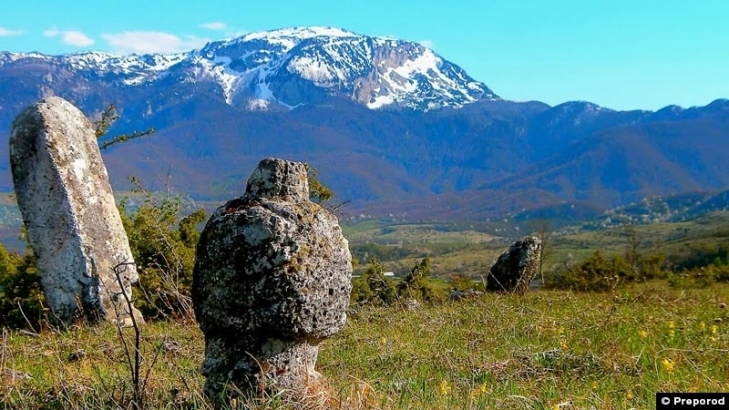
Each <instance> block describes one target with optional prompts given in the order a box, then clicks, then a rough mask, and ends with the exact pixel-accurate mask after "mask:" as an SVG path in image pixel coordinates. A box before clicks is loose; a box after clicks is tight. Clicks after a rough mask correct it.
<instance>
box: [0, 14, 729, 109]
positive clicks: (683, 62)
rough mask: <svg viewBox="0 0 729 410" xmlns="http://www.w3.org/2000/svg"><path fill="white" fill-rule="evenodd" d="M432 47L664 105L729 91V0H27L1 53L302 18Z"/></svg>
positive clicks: (547, 95) (0, 27)
mask: <svg viewBox="0 0 729 410" xmlns="http://www.w3.org/2000/svg"><path fill="white" fill-rule="evenodd" d="M314 25H316V26H335V27H341V28H345V29H348V30H351V31H355V32H358V33H362V34H368V35H388V36H396V37H400V38H403V39H406V40H412V41H418V42H422V43H423V44H426V45H428V46H430V47H432V48H433V49H434V50H435V51H436V52H437V53H439V54H440V55H441V56H443V57H444V58H446V59H448V60H450V61H452V62H454V63H456V64H458V65H460V66H461V67H463V68H464V69H465V70H466V71H467V72H468V73H469V74H470V75H471V76H472V77H474V78H475V79H477V80H479V81H482V82H484V83H485V84H486V85H487V86H489V87H490V88H491V89H493V90H494V92H496V93H497V94H498V95H500V96H501V97H503V98H506V99H510V100H517V101H525V100H539V101H543V102H546V103H548V104H551V105H556V104H559V103H562V102H565V101H570V100H586V101H591V102H594V103H597V104H599V105H602V106H605V107H609V108H614V109H623V110H625V109H651V110H655V109H658V108H661V107H663V106H666V105H669V104H678V105H682V106H684V107H688V106H694V105H706V104H708V103H710V102H711V101H713V100H714V99H717V98H729V1H727V0H632V1H627V0H531V1H529V0H499V1H490V0H458V1H455V0H451V1H440V0H439V1H436V0H432V1H416V0H411V1H404V0H397V1H396V0H387V1H385V0H366V1H352V0H338V1H335V0H316V1H312V0H310V1H306V0H274V1H268V2H266V1H260V0H259V1H255V2H253V1H243V0H207V1H199V0H185V1H180V0H175V1H170V0H121V1H112V0H98V1H93V2H92V1H90V0H66V1H57V0H24V1H14V2H9V1H6V2H5V4H3V6H2V11H0V50H3V51H13V52H29V51H38V52H42V53H46V54H61V53H68V52H75V51H81V50H98V51H107V52H115V53H132V52H139V53H143V52H176V51H186V50H189V49H192V48H196V47H200V46H202V45H204V44H205V42H207V41H209V40H218V39H222V38H227V37H232V36H238V35H242V34H244V33H247V32H251V31H261V30H273V29H277V28H282V27H292V26H314Z"/></svg>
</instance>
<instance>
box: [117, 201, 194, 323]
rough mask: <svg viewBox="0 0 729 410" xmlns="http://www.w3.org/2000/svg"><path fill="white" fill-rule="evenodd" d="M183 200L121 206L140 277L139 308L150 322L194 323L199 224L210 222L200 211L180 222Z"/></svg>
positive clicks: (137, 294)
mask: <svg viewBox="0 0 729 410" xmlns="http://www.w3.org/2000/svg"><path fill="white" fill-rule="evenodd" d="M181 209H182V206H181V199H180V198H179V197H172V198H170V197H168V198H164V199H162V200H161V201H157V200H155V199H154V198H153V197H152V196H151V195H149V194H147V193H145V200H144V202H142V204H141V205H140V206H139V207H137V208H136V209H134V210H131V209H130V208H129V206H128V202H127V201H123V202H122V203H121V205H120V206H119V210H120V213H121V216H122V223H123V224H124V229H125V230H126V232H127V236H128V237H129V245H130V247H131V250H132V255H133V256H134V260H135V262H136V264H137V270H138V272H139V284H138V285H137V291H136V292H135V301H134V304H135V307H137V308H138V309H139V310H140V311H141V312H142V314H144V316H145V317H147V318H152V319H155V318H160V317H172V318H191V317H192V315H193V313H192V312H193V310H192V299H191V287H192V270H193V267H194V264H195V248H196V246H197V242H198V239H199V238H200V232H199V231H198V229H197V225H198V224H199V223H201V222H203V221H204V220H205V218H206V214H205V211H204V210H203V209H198V210H196V211H194V212H193V213H191V214H189V215H187V216H185V217H183V218H180V213H181Z"/></svg>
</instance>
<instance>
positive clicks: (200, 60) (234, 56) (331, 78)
mask: <svg viewBox="0 0 729 410" xmlns="http://www.w3.org/2000/svg"><path fill="white" fill-rule="evenodd" d="M22 58H45V59H52V60H54V61H58V62H59V63H61V64H62V65H63V66H67V67H70V68H71V69H73V70H75V71H77V72H79V73H81V75H84V73H89V74H88V75H95V76H97V77H99V76H103V77H104V81H108V82H111V83H117V84H121V85H123V86H126V87H138V86H142V85H145V84H150V83H153V82H155V81H158V80H162V79H165V78H172V79H174V80H175V81H181V82H182V83H193V84H194V83H198V82H200V81H203V82H204V81H212V82H214V83H216V84H218V86H219V87H220V89H221V90H222V95H223V98H224V99H225V102H226V103H227V104H230V105H235V104H243V106H244V107H252V108H251V109H261V108H262V107H264V105H263V104H262V103H260V102H259V101H258V100H265V101H268V102H269V104H266V105H265V107H269V105H270V103H273V104H279V105H282V106H284V107H289V108H292V107H296V106H298V105H300V104H306V103H310V102H311V101H314V100H311V98H314V97H313V95H315V94H316V95H319V97H316V98H321V96H322V95H327V94H328V95H339V96H342V97H345V98H351V99H353V100H355V101H357V102H359V103H362V104H364V105H366V106H367V107H369V108H371V109H380V108H384V107H388V106H398V107H408V108H414V109H420V110H429V109H435V108H441V107H461V106H463V105H464V104H469V103H472V102H475V101H478V100H482V99H498V97H497V96H496V95H494V93H493V92H492V91H491V90H489V89H488V87H486V86H485V85H484V84H483V83H481V82H478V81H476V80H474V79H472V78H471V77H469V76H468V75H467V74H466V73H465V72H464V71H463V70H462V69H461V68H460V67H458V66H455V65H454V64H452V63H450V62H448V61H446V60H445V59H443V58H442V57H440V56H438V55H437V54H436V53H434V52H433V51H432V50H431V49H428V48H426V47H424V46H422V45H421V44H419V43H415V42H410V41H405V40H400V39H396V38H392V37H368V36H364V35H360V34H356V33H353V32H351V31H347V30H343V29H339V28H332V27H303V28H285V29H280V30H273V31H262V32H254V33H249V34H246V35H244V36H242V37H238V38H234V39H230V40H222V41H214V42H211V43H208V44H207V45H206V46H205V47H203V48H202V49H199V50H192V51H190V52H186V53H178V54H168V55H162V54H149V55H134V54H133V55H128V56H115V55H112V54H107V53H100V52H83V53H75V54H68V55H62V56H44V55H42V54H37V53H33V54H13V53H0V64H8V63H11V62H14V61H17V60H19V59H22ZM312 87H313V88H312ZM322 93H323V94H322Z"/></svg>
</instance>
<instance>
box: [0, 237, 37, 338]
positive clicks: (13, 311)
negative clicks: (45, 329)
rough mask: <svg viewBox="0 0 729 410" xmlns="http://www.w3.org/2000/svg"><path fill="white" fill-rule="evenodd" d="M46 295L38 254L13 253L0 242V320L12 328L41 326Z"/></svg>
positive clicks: (28, 251)
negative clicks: (36, 256) (38, 263)
mask: <svg viewBox="0 0 729 410" xmlns="http://www.w3.org/2000/svg"><path fill="white" fill-rule="evenodd" d="M44 302H45V295H44V294H43V289H42V288H41V282H40V275H39V274H38V269H37V268H36V264H35V257H34V256H33V253H32V252H31V251H30V248H28V249H27V250H26V253H25V254H24V255H19V254H17V253H14V252H9V251H8V250H7V249H5V247H4V246H3V245H2V244H0V323H2V324H3V326H7V327H9V328H25V327H28V326H31V327H33V328H34V329H36V330H37V329H39V325H40V323H41V318H42V315H43V304H44Z"/></svg>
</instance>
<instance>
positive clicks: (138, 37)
mask: <svg viewBox="0 0 729 410" xmlns="http://www.w3.org/2000/svg"><path fill="white" fill-rule="evenodd" d="M101 37H102V38H103V39H104V40H106V42H107V43H109V46H110V47H111V49H112V51H113V52H115V53H118V54H151V53H160V54H170V53H179V52H183V51H190V50H192V49H194V48H200V47H202V46H204V45H205V44H206V43H207V42H208V41H210V40H209V39H207V38H201V37H196V36H185V37H184V38H183V37H178V36H176V35H174V34H170V33H164V32H161V31H125V32H122V33H113V34H111V33H104V34H102V35H101Z"/></svg>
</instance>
